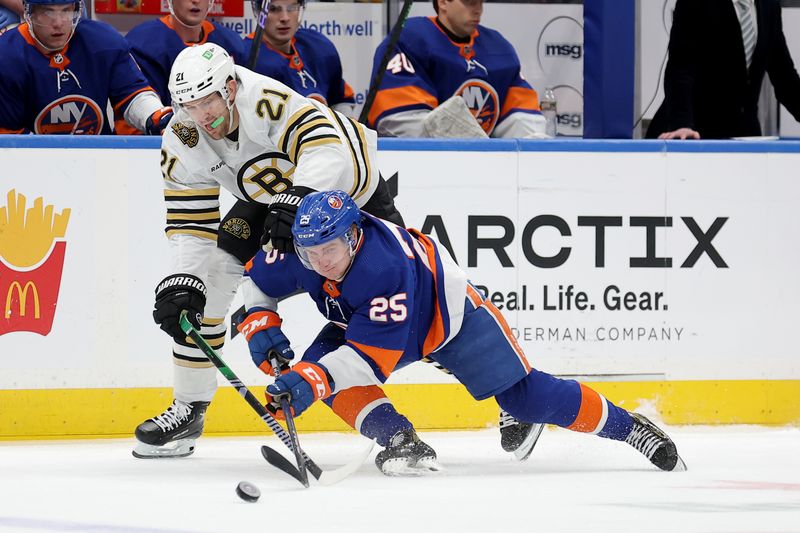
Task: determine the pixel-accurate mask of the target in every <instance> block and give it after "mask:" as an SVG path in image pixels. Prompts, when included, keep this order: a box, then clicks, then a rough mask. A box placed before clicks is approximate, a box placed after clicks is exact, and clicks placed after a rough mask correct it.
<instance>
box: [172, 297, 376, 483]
mask: <svg viewBox="0 0 800 533" xmlns="http://www.w3.org/2000/svg"><path fill="white" fill-rule="evenodd" d="M180 325H181V329H182V330H183V331H184V333H186V334H187V335H188V336H189V337H190V338H191V339H192V340H193V341H194V343H195V344H196V345H197V347H198V348H200V350H202V352H203V353H204V354H205V355H206V357H208V359H209V361H211V362H212V363H213V364H214V366H216V367H217V368H218V369H219V371H220V373H221V374H222V375H223V376H225V378H227V380H228V382H229V383H230V384H231V385H232V386H233V388H235V389H236V391H237V392H238V393H239V395H240V396H241V397H242V398H244V400H245V401H246V402H247V404H248V405H249V406H250V407H252V408H253V410H254V411H255V412H256V413H257V414H258V416H259V417H261V419H262V420H263V421H264V422H265V423H266V424H267V425H268V426H269V428H270V429H271V430H272V431H273V432H274V433H275V435H277V436H278V438H280V439H281V442H283V443H284V444H285V445H286V446H287V447H288V448H289V449H291V450H293V448H292V446H291V444H292V443H291V439H290V438H289V434H288V433H287V432H286V430H285V429H283V427H282V426H281V425H280V424H279V423H278V421H277V420H275V418H274V417H273V416H272V415H271V414H270V413H269V411H267V409H266V408H265V407H264V406H263V405H261V402H259V401H258V399H257V398H256V397H255V396H254V395H253V393H252V392H250V390H249V389H248V388H247V386H246V385H245V384H244V383H242V381H241V380H240V379H239V378H238V377H237V376H236V374H234V372H233V370H231V369H230V368H229V367H228V365H227V364H225V361H223V360H222V358H221V357H220V356H219V354H217V352H216V351H215V350H214V349H213V348H212V347H211V346H209V345H208V343H207V342H206V340H205V339H204V338H203V337H202V336H201V335H200V333H199V332H198V331H197V330H196V329H195V328H194V326H192V324H191V323H190V322H189V320H188V319H187V318H186V313H185V312H184V313H183V314H181V318H180ZM374 445H375V441H370V445H369V447H368V448H367V449H365V450H364V452H363V453H362V454H360V455H359V456H358V457H356V458H354V459H353V460H352V461H350V462H349V463H347V464H345V465H343V466H340V467H339V468H337V469H335V470H328V471H324V470H322V469H321V468H320V467H319V466H317V464H316V463H315V462H314V461H312V460H311V458H310V457H308V455H306V453H305V452H302V455H303V458H304V459H305V464H306V467H307V468H308V471H309V472H311V475H313V476H314V477H315V478H316V479H317V480H318V481H319V482H320V484H322V485H333V484H335V483H338V482H339V481H342V480H343V479H345V478H346V477H347V476H349V475H350V474H352V473H353V472H355V471H356V470H358V468H359V467H360V466H361V465H362V464H363V463H364V461H366V460H367V457H369V454H370V452H372V448H373V446H374ZM264 448H268V447H267V446H262V449H261V452H262V454H263V455H264V458H265V459H267V461H268V462H269V463H270V464H271V465H273V466H274V467H276V468H278V469H279V470H282V471H284V472H286V473H287V474H289V475H290V476H292V477H294V478H295V479H297V480H298V481H300V482H301V483H302V477H301V475H300V471H299V470H297V468H296V467H295V466H293V465H292V464H291V463H290V462H289V461H287V460H286V459H285V458H284V457H283V456H282V455H281V454H279V453H278V452H276V451H275V450H272V448H268V449H269V450H270V451H271V453H270V454H269V457H268V456H267V454H266V453H265V452H264ZM277 457H280V458H281V459H282V461H281V459H277ZM270 459H273V460H270Z"/></svg>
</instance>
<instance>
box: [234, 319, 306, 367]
mask: <svg viewBox="0 0 800 533" xmlns="http://www.w3.org/2000/svg"><path fill="white" fill-rule="evenodd" d="M281 322H282V321H281V317H279V316H278V313H275V312H273V311H268V310H267V309H263V308H261V307H254V308H252V309H250V310H249V311H248V313H247V317H246V318H245V319H244V320H242V322H241V324H239V325H238V326H236V329H238V330H239V332H240V333H242V334H243V335H244V336H245V338H246V339H247V344H248V346H249V347H250V357H251V358H252V359H253V363H255V365H256V366H257V367H258V368H259V369H260V370H261V371H262V372H263V373H265V374H266V375H268V376H274V375H275V374H274V370H273V368H272V364H271V362H270V359H272V358H276V359H277V360H278V369H279V370H280V371H281V374H285V373H286V372H288V371H289V361H291V360H292V359H294V352H293V351H292V348H291V346H289V339H287V338H286V335H284V334H283V332H282V331H281Z"/></svg>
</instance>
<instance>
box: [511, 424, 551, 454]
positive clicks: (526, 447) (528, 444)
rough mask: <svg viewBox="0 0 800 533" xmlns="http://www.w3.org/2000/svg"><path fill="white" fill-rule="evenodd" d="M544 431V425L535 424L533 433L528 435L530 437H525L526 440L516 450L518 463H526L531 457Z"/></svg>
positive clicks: (532, 429)
mask: <svg viewBox="0 0 800 533" xmlns="http://www.w3.org/2000/svg"><path fill="white" fill-rule="evenodd" d="M543 430H544V424H533V427H532V428H531V432H530V433H528V436H527V437H525V440H523V441H522V444H520V445H519V448H517V449H516V450H514V457H515V458H516V459H517V461H524V460H526V459H527V458H528V457H530V456H531V453H533V448H534V446H536V442H537V441H538V440H539V436H540V435H541V434H542V431H543Z"/></svg>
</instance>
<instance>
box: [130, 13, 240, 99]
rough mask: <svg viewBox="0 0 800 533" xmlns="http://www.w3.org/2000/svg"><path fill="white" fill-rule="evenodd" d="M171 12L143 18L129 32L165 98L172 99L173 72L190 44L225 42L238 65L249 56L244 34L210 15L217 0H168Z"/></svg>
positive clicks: (134, 48)
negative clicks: (156, 16)
mask: <svg viewBox="0 0 800 533" xmlns="http://www.w3.org/2000/svg"><path fill="white" fill-rule="evenodd" d="M168 3H169V12H170V14H169V15H166V16H163V17H161V18H158V19H154V20H149V21H147V22H143V23H141V24H139V25H138V26H136V27H134V28H133V29H132V30H131V31H129V32H128V34H127V35H126V36H125V39H127V41H128V42H129V43H130V45H131V51H132V52H133V57H134V59H136V62H137V63H138V64H139V66H140V67H141V68H142V72H144V75H145V76H146V77H147V79H148V80H149V81H150V85H151V86H152V87H153V88H154V89H155V90H156V92H157V93H158V96H159V97H160V98H161V101H162V102H170V95H169V87H168V81H169V72H170V69H171V68H172V63H173V62H174V61H175V58H176V57H178V54H179V53H180V52H181V50H183V49H184V48H186V47H187V46H194V45H198V44H203V43H206V42H210V43H216V44H219V45H220V46H222V47H223V48H224V49H225V50H227V51H228V53H230V54H231V56H233V60H234V61H235V62H236V64H238V65H244V62H245V58H246V56H245V55H244V48H243V43H242V38H241V37H240V36H239V34H238V33H236V32H234V31H232V30H229V29H228V28H226V27H225V26H223V25H221V24H217V23H216V22H212V21H209V20H207V19H206V17H207V16H208V13H209V12H210V11H211V8H212V7H213V5H214V0H168Z"/></svg>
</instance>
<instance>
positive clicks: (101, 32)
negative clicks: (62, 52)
mask: <svg viewBox="0 0 800 533" xmlns="http://www.w3.org/2000/svg"><path fill="white" fill-rule="evenodd" d="M76 40H83V41H85V43H86V46H87V47H89V48H90V49H91V51H92V53H93V54H99V53H102V52H106V51H111V52H116V51H119V50H126V51H127V50H128V49H129V48H130V44H129V43H128V41H126V40H125V38H124V37H123V36H122V35H120V33H119V31H117V29H116V28H114V26H112V25H111V24H108V23H107V22H103V21H100V20H91V19H83V18H82V19H81V21H80V22H79V23H78V26H77V27H76V28H75V34H74V35H73V36H72V39H70V43H73V42H75V41H76ZM68 53H69V52H68Z"/></svg>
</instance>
